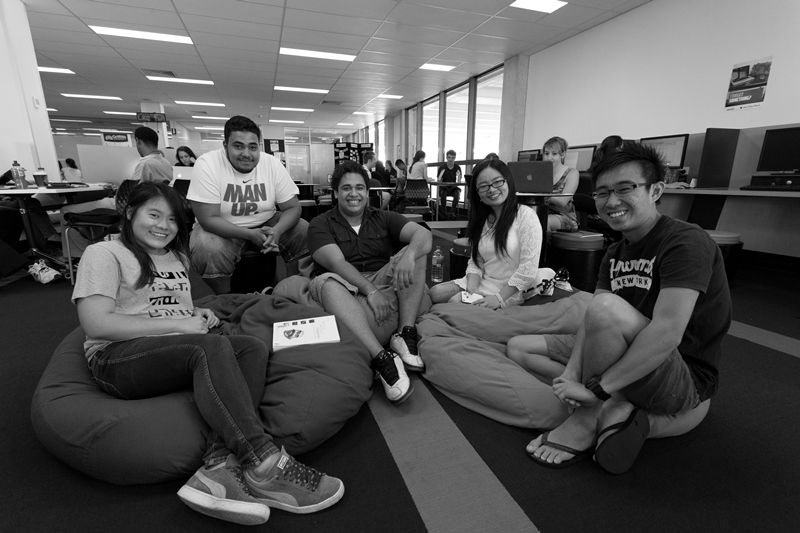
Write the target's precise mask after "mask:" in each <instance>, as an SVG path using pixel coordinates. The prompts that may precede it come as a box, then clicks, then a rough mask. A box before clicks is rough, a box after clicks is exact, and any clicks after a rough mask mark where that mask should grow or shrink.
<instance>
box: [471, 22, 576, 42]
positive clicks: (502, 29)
mask: <svg viewBox="0 0 800 533" xmlns="http://www.w3.org/2000/svg"><path fill="white" fill-rule="evenodd" d="M542 20H544V19H542ZM561 31H562V30H561V28H556V27H549V26H543V25H542V24H539V23H532V22H523V21H519V20H510V19H503V18H494V19H492V20H491V21H489V22H487V23H486V24H484V25H482V26H481V27H480V28H478V29H477V30H475V33H476V34H478V35H488V36H491V37H505V38H507V39H516V40H518V41H530V42H539V41H544V40H546V39H550V38H552V37H553V36H555V35H557V34H558V33H560V32H561Z"/></svg>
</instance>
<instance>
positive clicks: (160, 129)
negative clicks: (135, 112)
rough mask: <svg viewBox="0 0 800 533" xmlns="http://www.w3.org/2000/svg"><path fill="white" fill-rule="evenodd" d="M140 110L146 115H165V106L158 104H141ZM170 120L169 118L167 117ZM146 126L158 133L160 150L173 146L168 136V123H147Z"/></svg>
mask: <svg viewBox="0 0 800 533" xmlns="http://www.w3.org/2000/svg"><path fill="white" fill-rule="evenodd" d="M139 109H140V110H141V111H142V112H144V113H163V112H164V104H161V103H158V102H141V103H140V104H139ZM167 119H169V117H167ZM144 124H145V126H147V127H148V128H151V129H154V130H155V131H156V133H158V148H159V149H163V148H167V147H170V146H172V141H171V140H170V138H169V135H167V123H166V122H145V123H144Z"/></svg>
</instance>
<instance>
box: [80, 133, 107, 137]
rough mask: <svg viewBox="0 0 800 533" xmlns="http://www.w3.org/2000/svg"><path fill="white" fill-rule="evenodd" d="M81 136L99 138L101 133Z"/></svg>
mask: <svg viewBox="0 0 800 533" xmlns="http://www.w3.org/2000/svg"><path fill="white" fill-rule="evenodd" d="M81 135H83V136H85V137H100V136H101V135H102V133H82V134H81Z"/></svg>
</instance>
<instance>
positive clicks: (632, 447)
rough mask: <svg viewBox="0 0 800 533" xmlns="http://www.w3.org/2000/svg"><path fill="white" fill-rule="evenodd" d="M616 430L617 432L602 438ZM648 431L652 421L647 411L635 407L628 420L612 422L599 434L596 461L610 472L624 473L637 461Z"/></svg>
mask: <svg viewBox="0 0 800 533" xmlns="http://www.w3.org/2000/svg"><path fill="white" fill-rule="evenodd" d="M614 430H617V431H616V433H612V434H611V435H609V436H607V437H606V438H605V439H603V438H602V437H603V435H605V434H606V433H608V432H610V431H614ZM648 433H650V421H649V420H648V418H647V413H646V412H644V411H642V410H641V409H639V408H635V409H634V410H633V411H631V414H630V415H629V416H628V419H627V420H625V421H624V422H618V423H616V424H611V425H610V426H608V427H606V428H604V429H603V430H602V431H600V433H598V434H597V442H598V443H599V444H598V445H597V448H595V450H594V461H595V462H596V463H597V464H598V465H600V468H602V469H603V470H605V471H606V472H608V473H609V474H624V473H625V472H627V471H628V470H630V469H631V467H632V466H633V463H634V461H636V457H637V456H638V455H639V451H641V449H642V445H643V444H644V441H645V439H647V435H648Z"/></svg>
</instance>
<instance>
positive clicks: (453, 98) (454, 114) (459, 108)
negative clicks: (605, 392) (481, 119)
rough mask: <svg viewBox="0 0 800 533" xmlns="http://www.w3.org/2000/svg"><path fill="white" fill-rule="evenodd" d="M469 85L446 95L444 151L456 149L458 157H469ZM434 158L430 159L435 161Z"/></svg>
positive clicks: (429, 160) (459, 158)
mask: <svg viewBox="0 0 800 533" xmlns="http://www.w3.org/2000/svg"><path fill="white" fill-rule="evenodd" d="M468 105H469V85H467V84H465V85H462V86H461V87H458V88H456V89H453V90H452V91H448V92H447V94H446V95H445V108H444V110H445V118H444V146H443V147H442V148H443V151H444V152H447V151H448V150H455V151H456V159H458V160H462V159H469V158H470V156H471V154H467V112H468V109H467V108H468ZM433 161H435V160H434V159H428V162H429V163H430V162H433Z"/></svg>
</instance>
